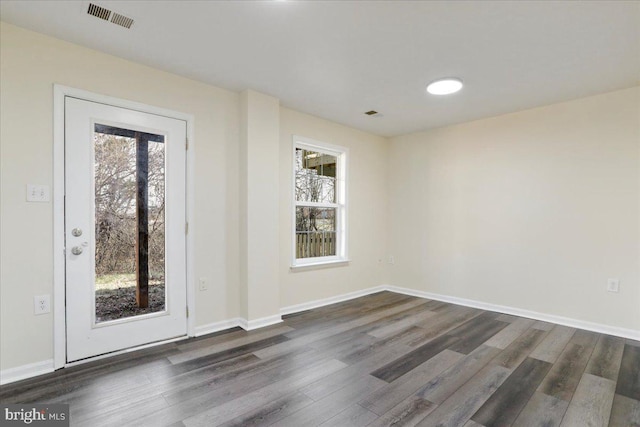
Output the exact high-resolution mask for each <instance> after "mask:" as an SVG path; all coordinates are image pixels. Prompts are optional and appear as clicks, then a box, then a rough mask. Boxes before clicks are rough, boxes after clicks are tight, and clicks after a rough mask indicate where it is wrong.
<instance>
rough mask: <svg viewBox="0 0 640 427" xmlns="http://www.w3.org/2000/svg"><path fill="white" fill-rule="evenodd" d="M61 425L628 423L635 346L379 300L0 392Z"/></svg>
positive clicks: (396, 299) (636, 418)
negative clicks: (37, 407)
mask: <svg viewBox="0 0 640 427" xmlns="http://www.w3.org/2000/svg"><path fill="white" fill-rule="evenodd" d="M0 401H1V402H2V403H34V402H37V403H69V404H70V409H71V424H72V425H74V426H91V427H96V426H136V427H140V426H153V427H159V426H174V427H177V426H188V427H190V426H228V427H230V426H293V427H308V426H323V427H327V426H336V427H357V426H378V427H381V426H466V427H473V426H475V427H492V426H545V427H551V426H563V427H565V426H571V427H585V426H607V425H609V426H616V427H630V426H636V427H638V426H640V342H637V341H632V340H628V339H623V338H618V337H613V336H608V335H603V334H597V333H594V332H589V331H583V330H577V329H573V328H569V327H566V326H559V325H553V324H550V323H547V322H539V321H534V320H530V319H524V318H519V317H516V316H510V315H504V314H500V313H493V312H489V311H483V310H476V309H473V308H468V307H462V306H456V305H453V304H447V303H443V302H438V301H429V300H425V299H420V298H415V297H410V296H406V295H400V294H394V293H390V292H380V293H377V294H373V295H369V296H366V297H362V298H358V299H355V300H351V301H346V302H342V303H338V304H333V305H330V306H326V307H322V308H318V309H314V310H309V311H305V312H302V313H297V314H295V315H290V316H286V317H285V319H284V322H283V323H280V324H278V325H274V326H271V327H267V328H263V329H258V330H255V331H251V332H246V331H243V330H241V329H238V328H235V329H231V330H228V331H224V332H221V333H217V334H212V335H208V336H204V337H199V338H195V339H188V340H185V341H181V342H177V343H172V344H167V345H163V346H160V347H155V348H151V349H145V350H140V351H136V352H133V353H129V354H125V355H119V356H114V357H112V358H108V359H103V360H99V361H94V362H90V363H87V364H84V365H79V366H75V367H72V368H67V369H63V370H60V371H57V372H55V373H52V374H48V375H44V376H41V377H38V378H34V379H30V380H25V381H21V382H18V383H14V384H9V385H6V386H3V387H2V388H1V389H0Z"/></svg>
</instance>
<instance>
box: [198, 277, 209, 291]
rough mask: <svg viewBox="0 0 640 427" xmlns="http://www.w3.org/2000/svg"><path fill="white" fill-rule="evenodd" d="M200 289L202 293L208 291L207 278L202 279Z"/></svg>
mask: <svg viewBox="0 0 640 427" xmlns="http://www.w3.org/2000/svg"><path fill="white" fill-rule="evenodd" d="M198 289H200V290H201V291H206V290H207V278H206V277H201V278H200V281H199V286H198Z"/></svg>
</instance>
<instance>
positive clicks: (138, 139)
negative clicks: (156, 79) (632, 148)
mask: <svg viewBox="0 0 640 427" xmlns="http://www.w3.org/2000/svg"><path fill="white" fill-rule="evenodd" d="M185 162H186V122H185V121H184V120H178V119H172V118H168V117H164V116H159V115H155V114H149V113H144V112H140V111H134V110H129V109H126V108H120V107H114V106H111V105H105V104H100V103H95V102H90V101H85V100H81V99H77V98H72V97H66V98H65V248H66V255H65V256H66V327H67V362H72V361H77V360H80V359H84V358H87V357H92V356H97V355H101V354H105V353H109V352H113V351H116V350H121V349H125V348H129V347H135V346H139V345H142V344H147V343H151V342H154V341H160V340H165V339H169V338H174V337H180V336H184V335H186V334H187V301H186V239H185V224H186V217H185V211H186V197H185V184H186V178H185V176H186V163H185Z"/></svg>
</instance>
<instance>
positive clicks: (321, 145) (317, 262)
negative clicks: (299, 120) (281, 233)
mask: <svg viewBox="0 0 640 427" xmlns="http://www.w3.org/2000/svg"><path fill="white" fill-rule="evenodd" d="M292 145H293V147H292V150H291V154H292V160H291V170H290V173H291V200H292V208H291V268H292V269H293V268H300V267H312V266H323V265H330V264H341V263H346V262H348V261H349V259H348V255H347V254H348V252H347V248H348V245H347V236H348V227H347V224H348V217H347V195H348V191H347V187H348V173H347V172H348V169H347V161H348V155H349V149H348V148H346V147H342V146H339V145H334V144H329V143H326V142H322V141H317V140H314V139H311V138H306V137H302V136H298V135H293V144H292ZM298 148H300V149H303V150H309V151H316V152H319V153H322V154H328V155H331V156H335V157H336V186H335V192H336V202H335V203H321V202H299V201H298V200H296V155H295V154H296V149H298ZM301 206H310V207H327V208H335V209H336V254H335V255H330V256H322V257H310V258H297V257H296V208H298V207H301Z"/></svg>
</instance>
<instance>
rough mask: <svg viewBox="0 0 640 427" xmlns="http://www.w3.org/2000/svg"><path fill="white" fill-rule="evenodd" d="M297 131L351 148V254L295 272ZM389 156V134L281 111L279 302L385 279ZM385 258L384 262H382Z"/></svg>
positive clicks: (359, 287)
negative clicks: (344, 261)
mask: <svg viewBox="0 0 640 427" xmlns="http://www.w3.org/2000/svg"><path fill="white" fill-rule="evenodd" d="M293 135H297V136H304V137H307V138H311V139H315V140H318V141H323V142H327V143H330V144H334V145H341V146H343V147H346V148H348V149H349V159H348V171H347V174H348V180H347V194H348V200H347V204H348V207H347V208H348V233H349V259H350V260H351V262H350V263H349V265H348V266H344V267H331V268H319V269H312V270H306V269H300V270H296V271H291V270H290V268H289V267H290V266H291V259H292V258H291V257H292V244H291V230H292V221H293V215H292V203H293V199H292V197H293V196H292V191H293V184H292V181H291V180H292V167H293V139H292V138H293ZM387 155H388V142H387V140H386V139H385V138H383V137H380V136H375V135H371V134H368V133H365V132H361V131H358V130H355V129H352V128H349V127H346V126H341V125H337V124H335V123H333V122H330V121H328V120H324V119H320V118H317V117H314V116H311V115H308V114H304V113H300V112H297V111H294V110H291V109H288V108H281V110H280V306H281V307H288V306H291V305H295V304H300V303H303V302H308V301H313V300H317V299H321V298H327V297H331V296H336V295H340V294H344V293H348V292H353V291H358V290H362V289H366V288H370V287H373V286H378V285H382V284H385V283H386V271H387V269H386V264H384V262H383V260H384V259H385V254H386V253H387V252H386V247H387V226H388V215H387V200H386V196H387V179H388V174H387V160H388V159H387ZM379 260H380V262H379Z"/></svg>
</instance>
